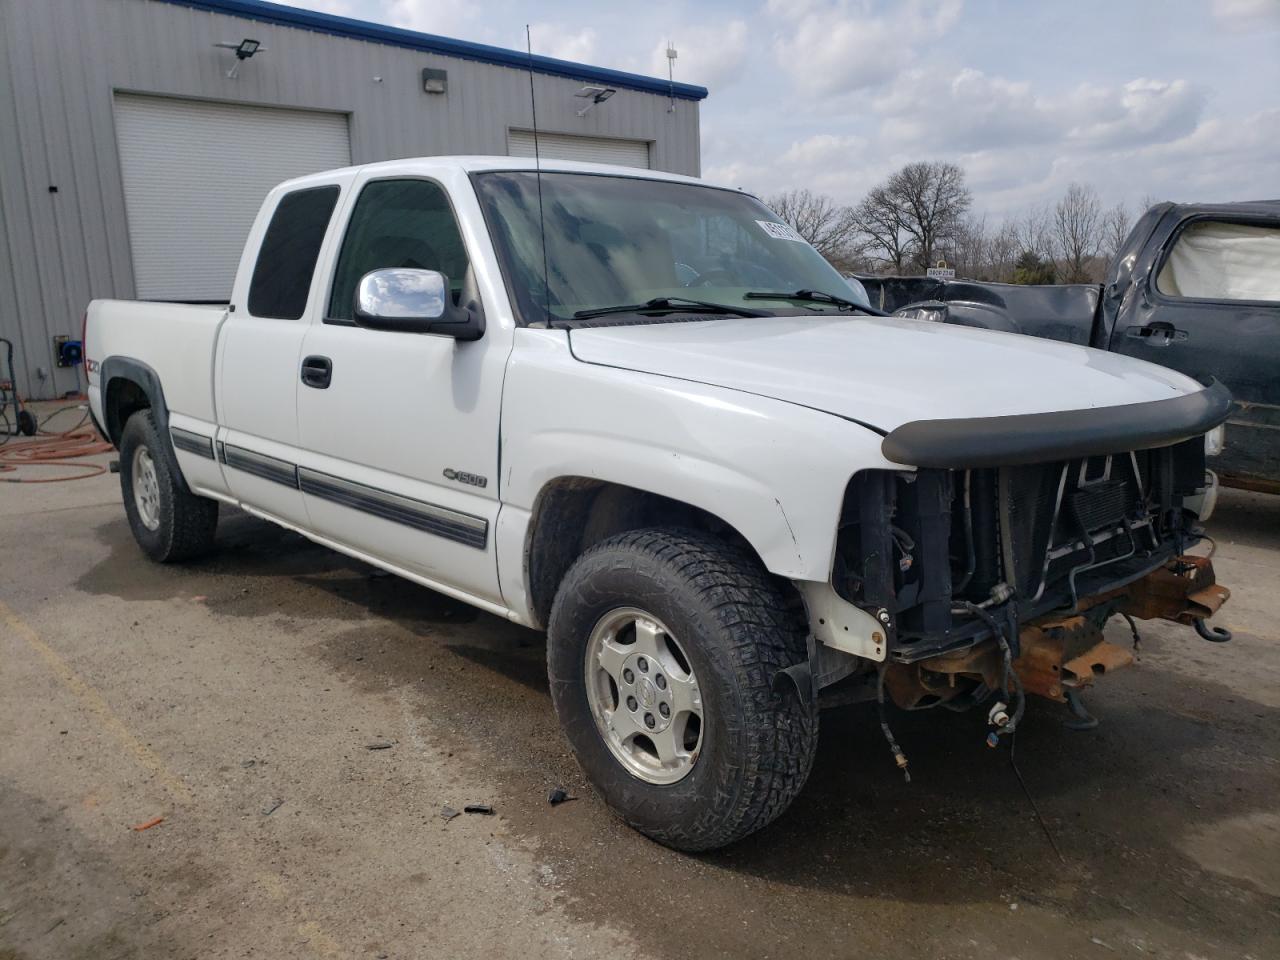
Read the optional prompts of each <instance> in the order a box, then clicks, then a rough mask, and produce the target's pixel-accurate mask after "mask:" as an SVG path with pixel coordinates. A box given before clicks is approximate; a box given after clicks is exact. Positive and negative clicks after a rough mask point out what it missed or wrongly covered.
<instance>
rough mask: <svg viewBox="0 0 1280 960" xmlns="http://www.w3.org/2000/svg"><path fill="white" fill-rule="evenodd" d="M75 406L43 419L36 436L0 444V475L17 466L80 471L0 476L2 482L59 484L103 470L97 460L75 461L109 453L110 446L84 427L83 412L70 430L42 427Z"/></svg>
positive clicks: (104, 468)
mask: <svg viewBox="0 0 1280 960" xmlns="http://www.w3.org/2000/svg"><path fill="white" fill-rule="evenodd" d="M75 409H77V407H63V408H62V409H61V410H55V411H54V412H53V413H51V414H49V416H47V417H45V418H44V421H43V423H41V428H42V429H41V430H40V432H39V435H38V436H37V437H36V438H35V439H33V440H18V441H14V442H13V443H11V444H6V445H5V446H3V447H0V474H4V473H12V472H14V471H16V470H17V469H18V468H20V467H70V468H71V469H73V470H78V471H80V472H78V473H73V474H71V475H69V476H54V477H2V476H0V480H2V481H4V482H5V483H60V482H62V481H64V480H85V479H87V478H89V477H96V476H99V475H101V474H103V473H106V472H107V468H106V467H105V466H104V465H102V464H98V463H77V462H75V461H76V460H77V459H78V458H80V457H91V456H94V455H95V454H99V453H109V452H110V451H111V450H112V449H114V448H113V447H112V446H111V444H109V443H107V442H106V441H105V440H103V439H102V438H101V437H100V436H98V432H97V431H96V430H95V429H94V428H93V427H86V426H85V421H86V420H88V419H89V414H88V412H87V411H86V412H85V415H84V416H83V417H81V418H80V422H79V423H77V424H76V425H75V426H74V427H71V428H70V429H67V430H63V431H61V432H59V433H47V432H45V431H44V429H43V427H44V425H45V424H47V423H48V422H49V421H50V420H52V419H53V418H54V417H56V416H57V415H58V414H60V413H65V412H66V411H67V410H75Z"/></svg>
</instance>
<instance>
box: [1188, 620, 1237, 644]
mask: <svg viewBox="0 0 1280 960" xmlns="http://www.w3.org/2000/svg"><path fill="white" fill-rule="evenodd" d="M1195 627H1196V633H1198V634H1200V637H1201V638H1202V639H1204V640H1208V641H1209V642H1210V643H1226V642H1227V641H1228V640H1230V639H1231V631H1230V630H1228V629H1227V628H1226V627H1211V626H1209V621H1207V620H1196V621H1195Z"/></svg>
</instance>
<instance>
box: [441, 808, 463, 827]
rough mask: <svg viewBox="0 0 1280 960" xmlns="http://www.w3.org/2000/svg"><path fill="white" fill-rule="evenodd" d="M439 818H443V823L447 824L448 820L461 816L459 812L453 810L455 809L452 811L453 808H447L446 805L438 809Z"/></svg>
mask: <svg viewBox="0 0 1280 960" xmlns="http://www.w3.org/2000/svg"><path fill="white" fill-rule="evenodd" d="M440 816H442V817H444V820H445V823H448V822H449V821H450V820H452V819H453V818H454V817H460V816H462V811H460V810H455V809H453V807H451V806H448V805H447V804H446V805H445V806H443V807H441V808H440Z"/></svg>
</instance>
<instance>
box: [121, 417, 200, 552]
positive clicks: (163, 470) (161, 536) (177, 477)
mask: <svg viewBox="0 0 1280 960" xmlns="http://www.w3.org/2000/svg"><path fill="white" fill-rule="evenodd" d="M140 450H141V451H142V452H143V454H144V455H145V458H146V460H147V461H149V463H150V464H151V469H153V470H154V472H155V495H154V506H153V508H152V509H153V513H154V516H153V517H152V519H153V521H154V523H155V526H154V527H152V526H149V525H148V524H147V523H146V522H145V521H144V519H143V516H142V513H141V512H140V509H139V506H138V498H137V497H136V496H135V495H134V491H135V485H136V484H137V483H138V482H139V480H140V478H139V477H137V476H135V475H134V474H135V470H136V469H137V464H138V463H139V451H140ZM120 493H121V495H122V496H123V497H124V511H125V514H126V515H127V516H128V518H129V527H130V529H131V530H132V531H133V538H134V539H135V540H137V541H138V546H140V547H142V550H143V552H144V553H146V555H147V556H148V557H150V558H151V559H152V560H155V561H156V562H158V563H173V562H176V561H179V560H189V559H192V558H194V557H198V556H200V555H202V554H204V553H207V552H208V551H209V550H210V549H211V548H212V547H213V538H214V533H215V531H216V530H217V527H218V501H216V500H210V499H208V498H207V497H200V496H197V495H196V494H194V493H192V492H191V490H190V489H188V487H187V483H186V481H185V480H183V479H182V475H181V473H179V471H178V463H177V460H176V459H175V457H174V454H173V447H172V446H171V444H170V442H169V438H168V437H167V436H165V435H163V434H162V433H161V432H160V430H159V429H158V428H157V427H156V421H155V415H154V414H153V413H152V412H151V411H150V410H139V411H138V412H137V413H135V414H133V416H131V417H130V418H129V420H128V421H127V422H126V423H125V425H124V431H123V432H122V433H121V436H120Z"/></svg>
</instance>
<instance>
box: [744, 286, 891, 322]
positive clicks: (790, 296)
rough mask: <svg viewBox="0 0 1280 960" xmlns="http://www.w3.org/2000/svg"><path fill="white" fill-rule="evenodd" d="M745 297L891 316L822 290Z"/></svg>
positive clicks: (747, 297)
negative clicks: (805, 301) (828, 305)
mask: <svg viewBox="0 0 1280 960" xmlns="http://www.w3.org/2000/svg"><path fill="white" fill-rule="evenodd" d="M744 296H745V298H746V299H747V300H812V301H813V302H814V303H830V304H833V305H834V306H837V307H844V308H845V309H847V310H861V311H862V312H863V313H869V314H871V316H873V317H887V316H889V314H887V313H885V312H884V311H883V310H877V309H876V308H875V307H869V306H867V305H866V304H865V303H858V302H857V301H856V300H847V299H845V298H844V297H837V296H836V295H835V294H833V293H824V292H823V291H821V290H795V291H793V292H791V293H769V292H767V291H759V290H757V291H753V292H752V293H748V294H744Z"/></svg>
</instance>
